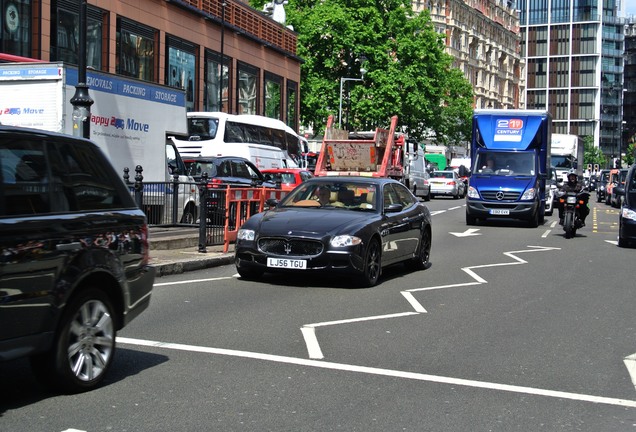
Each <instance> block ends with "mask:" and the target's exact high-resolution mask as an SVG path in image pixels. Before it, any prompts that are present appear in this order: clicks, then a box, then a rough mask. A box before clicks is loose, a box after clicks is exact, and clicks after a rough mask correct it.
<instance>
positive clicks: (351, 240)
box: [330, 235, 362, 247]
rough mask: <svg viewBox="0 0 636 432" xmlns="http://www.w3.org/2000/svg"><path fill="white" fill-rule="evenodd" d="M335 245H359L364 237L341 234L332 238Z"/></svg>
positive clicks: (332, 244)
mask: <svg viewBox="0 0 636 432" xmlns="http://www.w3.org/2000/svg"><path fill="white" fill-rule="evenodd" d="M330 243H331V246H333V247H347V246H357V245H359V244H360V243H362V239H361V238H358V237H356V236H352V235H339V236H335V237H334V238H332V239H331V242H330Z"/></svg>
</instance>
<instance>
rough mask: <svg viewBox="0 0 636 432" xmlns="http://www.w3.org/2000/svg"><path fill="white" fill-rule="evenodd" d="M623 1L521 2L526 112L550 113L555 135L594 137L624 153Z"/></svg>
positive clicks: (613, 153)
mask: <svg viewBox="0 0 636 432" xmlns="http://www.w3.org/2000/svg"><path fill="white" fill-rule="evenodd" d="M619 8H620V0H604V1H599V0H519V1H517V9H518V11H519V20H520V25H521V36H522V41H521V49H522V56H523V57H524V58H525V59H526V77H527V79H526V89H525V91H526V97H525V100H526V108H528V109H548V110H549V111H550V112H551V114H552V116H553V120H554V123H553V124H554V128H553V133H562V134H574V135H580V136H593V137H594V144H595V145H596V146H599V147H600V149H601V150H602V152H603V153H604V154H605V155H606V156H608V158H611V157H618V156H619V154H620V152H621V144H620V143H621V132H622V128H623V89H624V85H623V83H624V78H623V69H624V57H623V53H624V49H625V47H624V43H625V34H624V21H625V20H624V18H621V17H620V16H619Z"/></svg>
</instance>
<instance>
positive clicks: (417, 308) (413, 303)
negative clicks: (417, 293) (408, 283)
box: [401, 291, 426, 313]
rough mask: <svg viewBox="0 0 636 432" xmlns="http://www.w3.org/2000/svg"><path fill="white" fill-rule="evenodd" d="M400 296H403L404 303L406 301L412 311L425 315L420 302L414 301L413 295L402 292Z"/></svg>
mask: <svg viewBox="0 0 636 432" xmlns="http://www.w3.org/2000/svg"><path fill="white" fill-rule="evenodd" d="M401 294H402V295H403V296H404V298H405V299H406V301H408V302H409V303H410V304H411V306H412V307H413V309H415V312H418V313H426V309H424V306H422V305H421V304H420V302H418V301H417V300H415V297H413V294H411V293H410V292H409V291H402V293H401Z"/></svg>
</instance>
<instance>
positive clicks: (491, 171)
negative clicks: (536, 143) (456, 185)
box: [473, 151, 537, 176]
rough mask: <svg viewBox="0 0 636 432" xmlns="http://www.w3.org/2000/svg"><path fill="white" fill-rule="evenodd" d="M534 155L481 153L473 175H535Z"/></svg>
mask: <svg viewBox="0 0 636 432" xmlns="http://www.w3.org/2000/svg"><path fill="white" fill-rule="evenodd" d="M536 172H537V171H536V166H535V160H534V154H532V153H525V152H524V153H522V152H490V151H488V152H481V153H480V154H479V156H478V158H477V162H476V163H475V166H474V168H473V174H488V175H502V176H510V175H528V176H532V175H535V173H536Z"/></svg>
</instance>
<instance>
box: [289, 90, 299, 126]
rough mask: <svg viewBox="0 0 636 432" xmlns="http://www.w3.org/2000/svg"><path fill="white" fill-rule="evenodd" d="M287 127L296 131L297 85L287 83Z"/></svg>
mask: <svg viewBox="0 0 636 432" xmlns="http://www.w3.org/2000/svg"><path fill="white" fill-rule="evenodd" d="M287 126H289V127H291V128H292V129H294V130H298V83H296V82H294V81H289V80H288V81H287Z"/></svg>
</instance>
